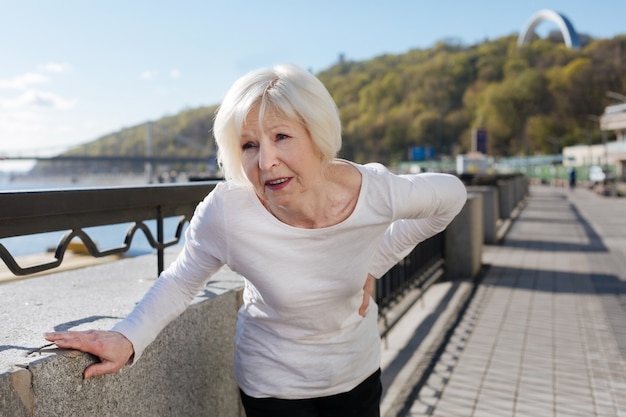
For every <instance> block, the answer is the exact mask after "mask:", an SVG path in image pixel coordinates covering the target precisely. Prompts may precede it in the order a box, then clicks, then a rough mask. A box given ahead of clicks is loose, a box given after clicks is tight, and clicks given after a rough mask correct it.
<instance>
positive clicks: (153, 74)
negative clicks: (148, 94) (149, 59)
mask: <svg viewBox="0 0 626 417" xmlns="http://www.w3.org/2000/svg"><path fill="white" fill-rule="evenodd" d="M156 74H157V73H156V71H150V70H146V71H144V72H142V73H141V74H139V78H140V79H142V80H146V81H148V80H151V79H153V78H155V77H156Z"/></svg>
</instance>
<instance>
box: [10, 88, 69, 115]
mask: <svg viewBox="0 0 626 417" xmlns="http://www.w3.org/2000/svg"><path fill="white" fill-rule="evenodd" d="M77 103H78V99H75V98H74V99H70V100H67V99H64V98H63V97H60V96H58V95H56V94H53V93H50V92H47V91H40V90H34V89H30V90H26V91H24V92H23V93H22V94H20V95H19V96H17V97H15V98H11V99H4V100H0V108H5V109H21V108H47V109H56V110H68V109H72V108H74V107H75V106H76V104H77Z"/></svg>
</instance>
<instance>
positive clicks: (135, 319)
mask: <svg viewBox="0 0 626 417" xmlns="http://www.w3.org/2000/svg"><path fill="white" fill-rule="evenodd" d="M214 200H215V199H214V198H212V196H211V194H210V195H209V196H208V197H207V198H206V199H205V200H204V201H203V202H202V203H200V205H198V208H197V209H196V212H195V214H194V216H193V218H192V220H191V224H190V225H189V228H188V229H187V231H186V233H185V245H184V247H183V250H182V251H181V253H180V254H179V255H178V257H177V258H176V260H175V261H174V262H173V263H172V265H170V266H169V267H168V268H167V269H166V270H165V271H164V272H163V273H162V274H161V276H160V277H159V278H158V279H157V280H156V282H155V283H154V284H153V285H152V287H151V288H150V289H149V290H148V292H147V293H146V294H145V295H144V297H143V298H142V300H141V301H140V302H139V303H138V304H137V305H136V306H135V308H134V309H133V310H132V311H131V313H130V314H129V315H128V316H127V317H126V318H125V319H124V320H122V321H121V322H119V323H117V324H116V325H115V326H114V327H113V328H112V329H111V330H110V331H102V330H98V331H96V330H89V331H80V332H76V331H67V332H51V333H46V334H45V338H46V339H47V340H48V341H50V342H53V343H55V344H56V345H57V346H58V347H60V348H68V349H76V350H80V351H83V352H88V353H91V354H93V355H95V356H98V357H99V358H100V363H96V364H92V365H90V366H89V367H87V369H86V370H85V372H84V377H85V378H90V377H94V376H98V375H102V374H105V373H114V372H117V371H118V370H119V369H121V368H122V367H123V366H124V365H126V364H127V363H130V362H134V361H136V360H138V359H139V357H141V355H142V354H143V351H144V350H145V348H146V347H147V346H148V345H149V344H150V343H152V341H153V340H154V339H155V338H156V337H157V335H158V334H159V333H160V332H161V330H162V329H163V328H164V327H165V326H166V325H167V324H168V323H169V322H170V321H172V320H173V319H175V318H176V317H178V316H179V315H180V314H181V313H182V312H183V311H184V310H185V309H186V308H187V306H188V305H189V303H190V302H191V301H192V300H193V299H194V297H195V296H196V294H197V293H198V292H199V291H200V290H201V289H202V288H203V287H204V285H205V284H206V282H207V281H208V280H209V278H210V277H211V276H212V275H213V274H214V273H215V272H216V271H217V270H219V268H221V266H222V265H223V262H222V261H221V260H220V257H219V256H217V255H216V253H215V251H214V249H215V248H219V247H223V246H224V245H221V242H219V239H220V238H222V237H223V236H224V234H223V230H220V229H222V228H223V227H221V226H222V225H223V219H222V217H221V213H222V212H221V209H220V207H219V203H217V204H216V202H215V201H214Z"/></svg>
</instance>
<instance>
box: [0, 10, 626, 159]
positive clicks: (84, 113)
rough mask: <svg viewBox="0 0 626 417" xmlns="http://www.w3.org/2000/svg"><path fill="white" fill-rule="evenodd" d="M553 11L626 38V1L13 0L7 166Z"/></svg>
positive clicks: (4, 27) (3, 22)
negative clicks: (235, 90)
mask: <svg viewBox="0 0 626 417" xmlns="http://www.w3.org/2000/svg"><path fill="white" fill-rule="evenodd" d="M542 9H551V10H554V11H557V12H560V13H563V14H564V15H566V16H567V17H568V18H569V19H570V21H571V22H572V23H573V25H574V27H575V28H576V30H577V31H578V32H579V33H586V34H589V35H591V36H593V37H597V38H609V37H613V36H615V35H617V34H624V33H626V27H625V25H624V21H625V20H624V19H625V18H626V12H625V11H624V6H623V0H611V1H609V0H596V1H594V2H589V1H578V0H562V1H534V0H524V1H518V2H515V3H514V2H508V1H502V0H474V1H461V0H438V1H436V2H434V1H418V0H403V1H396V0H386V1H372V0H344V1H341V0H318V1H306V2H305V1H298V0H264V1H252V0H231V1H221V2H219V1H212V0H204V1H185V0H175V1H161V0H151V1H147V0H106V1H105V0H100V1H90V0H57V1H49V0H39V1H35V0H20V1H13V0H0V11H1V12H0V156H2V155H3V154H15V153H20V152H22V153H25V152H31V151H33V150H38V152H40V154H46V153H47V154H52V153H58V152H61V151H63V150H64V149H66V148H68V147H70V146H72V145H76V144H79V143H84V142H89V141H92V140H94V139H96V138H98V137H99V136H101V135H103V134H106V133H110V132H112V131H116V130H119V129H121V128H123V127H129V126H134V125H137V124H140V123H143V122H145V121H147V120H155V119H158V118H160V117H163V116H165V115H171V114H175V113H178V112H179V111H181V110H183V109H185V108H191V107H197V106H202V105H211V104H218V103H219V102H220V101H221V99H222V97H223V95H224V94H225V92H226V91H227V89H228V87H229V86H230V85H231V84H232V82H233V81H234V80H235V79H236V78H238V77H239V76H241V75H243V74H244V73H246V72H248V71H250V70H252V69H255V68H259V67H266V66H272V65H275V64H278V63H282V62H290V63H294V64H297V65H300V66H302V67H305V68H308V69H310V70H312V71H314V72H317V71H320V70H323V69H325V68H327V67H329V66H330V65H332V64H333V63H335V62H336V61H337V58H338V56H339V54H344V55H345V56H346V58H347V59H350V60H366V59H369V58H372V57H375V56H378V55H382V54H385V53H392V54H394V53H403V52H406V51H408V50H410V49H416V48H419V49H422V48H429V47H431V46H432V45H433V44H434V43H436V42H437V41H438V40H442V39H449V38H452V39H457V40H459V41H461V42H463V43H464V44H468V45H471V44H475V43H479V42H482V41H483V40H485V39H495V38H498V37H501V36H505V35H509V34H518V33H519V32H520V31H521V29H522V28H523V27H524V26H525V25H526V24H527V23H528V21H529V19H530V18H531V16H532V15H533V14H534V13H536V12H537V11H539V10H542ZM553 29H556V25H554V24H553V23H551V22H543V23H542V24H540V25H539V27H538V28H537V31H538V32H539V34H545V33H547V32H549V31H550V30H553ZM9 166H12V165H9V163H8V162H6V161H5V162H0V170H2V169H5V170H6V169H7V168H8V167H9Z"/></svg>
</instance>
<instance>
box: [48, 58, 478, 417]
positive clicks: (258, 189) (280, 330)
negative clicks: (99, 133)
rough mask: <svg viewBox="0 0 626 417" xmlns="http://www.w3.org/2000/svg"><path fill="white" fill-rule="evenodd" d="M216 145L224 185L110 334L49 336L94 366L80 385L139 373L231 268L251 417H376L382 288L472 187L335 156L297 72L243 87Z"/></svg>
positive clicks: (220, 115)
mask: <svg viewBox="0 0 626 417" xmlns="http://www.w3.org/2000/svg"><path fill="white" fill-rule="evenodd" d="M213 134H214V136H215V140H216V142H217V145H218V160H219V163H220V166H221V168H222V171H223V173H224V176H225V181H224V182H221V183H219V184H218V185H217V186H216V187H215V189H214V190H213V191H211V193H209V195H208V196H207V197H206V198H205V199H204V201H202V202H201V203H200V204H199V205H198V207H197V208H196V211H195V214H194V216H193V218H192V219H191V222H190V225H189V228H188V229H187V231H186V236H185V237H186V240H185V245H184V248H183V249H182V251H181V253H180V255H179V256H178V257H177V259H176V260H175V261H174V262H173V264H172V265H170V266H169V267H168V268H167V269H166V270H165V271H164V272H163V273H162V274H161V276H160V278H159V279H158V280H157V281H156V282H155V283H154V285H153V286H152V287H151V289H150V290H149V291H148V292H147V293H146V294H145V296H144V297H143V299H142V300H141V301H140V302H139V303H138V304H137V306H136V307H135V308H134V310H133V311H132V312H131V313H130V314H129V315H128V316H127V317H126V318H125V319H124V320H122V321H120V322H119V323H117V324H116V325H115V326H114V327H113V328H112V329H111V330H110V331H93V330H92V331H84V332H76V331H74V332H73V331H68V332H54V333H47V334H46V335H45V337H46V339H47V340H49V341H51V342H54V343H55V344H56V345H57V346H59V347H61V348H70V349H78V350H81V351H84V352H90V353H92V354H93V355H95V356H97V357H98V358H99V362H97V363H94V364H92V365H90V366H89V367H87V369H86V370H85V371H84V377H85V378H91V377H95V376H99V375H103V374H106V373H113V372H117V371H118V370H119V369H121V368H122V367H123V366H125V365H131V366H132V364H133V363H136V362H137V361H138V360H140V358H141V355H142V353H143V352H144V350H145V349H146V347H147V346H148V345H149V344H150V343H151V342H152V341H153V340H154V339H155V338H156V337H157V335H158V334H159V332H160V331H161V330H162V329H163V328H164V327H165V326H166V325H167V324H168V323H169V322H170V321H172V320H173V319H175V318H176V317H177V316H179V315H180V314H181V313H182V312H183V311H184V310H185V308H186V307H187V306H188V305H189V303H190V302H191V301H192V300H193V298H194V296H195V295H196V294H197V293H198V292H199V291H200V290H201V289H202V288H203V287H204V286H205V284H206V283H207V281H208V280H209V279H210V277H211V276H212V275H213V274H214V273H215V272H217V271H218V270H219V269H220V268H221V267H222V266H224V265H228V266H229V267H230V268H231V269H232V270H234V271H236V272H238V273H239V274H241V275H242V276H243V277H244V293H243V294H244V295H243V305H242V307H241V308H240V310H239V312H238V317H237V330H236V335H235V340H236V343H235V355H234V360H233V363H234V373H235V379H236V381H237V384H238V385H239V388H240V393H241V398H242V403H243V405H244V408H245V411H246V415H247V416H248V417H256V416H272V417H280V416H289V417H294V416H341V417H348V416H358V417H369V416H379V415H380V411H379V409H380V398H381V392H382V387H381V382H380V357H381V343H380V336H379V330H378V322H377V316H378V310H377V306H376V304H375V303H374V302H373V301H372V300H371V297H370V295H371V292H372V286H373V279H374V278H378V277H380V276H382V275H383V274H384V273H385V272H386V271H387V270H388V269H389V268H390V267H391V266H393V265H394V264H395V263H397V261H398V260H400V259H402V257H404V256H405V255H406V254H407V253H408V252H410V250H411V249H412V248H413V247H414V246H415V245H416V244H418V243H419V242H421V241H423V240H425V239H427V238H428V237H430V236H433V235H435V234H436V233H439V232H441V231H442V230H444V229H445V227H446V226H447V225H448V224H449V223H450V222H451V221H452V219H453V218H454V217H455V216H456V215H457V214H458V213H459V211H460V210H461V208H462V207H463V205H464V203H465V199H466V191H465V187H464V185H463V183H462V182H461V181H460V180H459V179H458V178H456V177H455V176H453V175H448V174H435V173H424V174H415V175H396V174H393V173H391V172H390V171H389V170H388V169H386V168H385V167H384V166H382V165H380V164H376V163H372V164H364V165H363V164H357V163H354V162H351V161H347V160H343V159H338V158H337V154H338V152H339V150H340V147H341V123H340V120H339V115H338V109H337V106H336V105H335V103H334V101H333V99H332V97H331V96H330V94H329V92H328V91H327V90H326V88H325V87H324V85H323V84H322V83H321V82H320V80H319V79H317V78H316V77H315V76H314V75H312V74H311V73H309V72H308V71H306V70H303V69H301V68H299V67H296V66H293V65H280V66H277V67H274V68H272V69H260V70H256V71H253V72H251V73H249V74H246V75H244V76H243V77H241V78H240V79H238V80H237V81H236V82H235V83H234V84H233V86H232V87H231V88H230V90H229V91H228V93H227V94H226V96H225V98H224V100H223V102H222V104H221V106H220V108H219V110H218V112H217V114H216V118H215V123H214V129H213Z"/></svg>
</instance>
